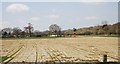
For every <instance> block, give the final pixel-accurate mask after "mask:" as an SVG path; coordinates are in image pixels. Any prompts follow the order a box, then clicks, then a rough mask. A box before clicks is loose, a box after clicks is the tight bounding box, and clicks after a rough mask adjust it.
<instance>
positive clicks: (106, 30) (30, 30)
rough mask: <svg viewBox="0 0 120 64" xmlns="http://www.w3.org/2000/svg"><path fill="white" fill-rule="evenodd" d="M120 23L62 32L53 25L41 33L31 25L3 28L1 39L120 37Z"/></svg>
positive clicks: (0, 34)
mask: <svg viewBox="0 0 120 64" xmlns="http://www.w3.org/2000/svg"><path fill="white" fill-rule="evenodd" d="M119 28H120V22H118V23H115V24H113V25H110V24H107V23H103V25H97V26H92V27H86V28H78V29H76V28H72V29H68V30H62V29H61V27H60V26H58V25H57V24H52V25H50V26H49V30H46V31H43V32H41V31H39V30H34V27H33V26H32V24H31V23H28V26H26V27H24V30H21V29H20V28H19V27H14V28H9V27H8V28H3V29H2V30H0V37H2V38H10V37H15V38H24V37H65V36H72V35H73V34H74V35H107V36H109V35H115V36H118V35H120V29H119Z"/></svg>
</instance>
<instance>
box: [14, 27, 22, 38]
mask: <svg viewBox="0 0 120 64" xmlns="http://www.w3.org/2000/svg"><path fill="white" fill-rule="evenodd" d="M21 32H22V30H21V29H20V28H18V27H15V28H13V35H16V37H19V35H20V34H21Z"/></svg>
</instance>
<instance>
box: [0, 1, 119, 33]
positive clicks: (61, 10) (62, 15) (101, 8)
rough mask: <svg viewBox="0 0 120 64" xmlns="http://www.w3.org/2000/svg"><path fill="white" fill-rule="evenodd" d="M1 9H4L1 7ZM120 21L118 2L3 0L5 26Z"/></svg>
mask: <svg viewBox="0 0 120 64" xmlns="http://www.w3.org/2000/svg"><path fill="white" fill-rule="evenodd" d="M0 12H1V11H0ZM105 20H107V21H108V23H110V24H113V23H116V22H117V21H118V3H117V2H92V3H90V2H21V3H19V2H4V3H2V25H3V26H2V28H5V27H12V28H13V27H20V28H21V29H23V27H24V26H26V25H27V23H29V22H31V23H32V24H33V26H34V28H35V30H40V31H43V30H47V29H48V27H49V26H50V25H51V24H58V25H59V26H61V28H62V29H70V28H74V27H75V28H82V27H87V26H94V25H98V24H101V22H102V21H105Z"/></svg>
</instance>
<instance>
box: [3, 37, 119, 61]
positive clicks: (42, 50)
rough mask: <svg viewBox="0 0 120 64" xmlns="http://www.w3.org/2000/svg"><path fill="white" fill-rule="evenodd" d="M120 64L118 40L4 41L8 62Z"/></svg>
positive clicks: (101, 38) (106, 38)
mask: <svg viewBox="0 0 120 64" xmlns="http://www.w3.org/2000/svg"><path fill="white" fill-rule="evenodd" d="M104 54H107V55H108V61H117V60H118V58H117V57H118V38H114V37H78V38H49V39H18V40H17V39H15V40H14V39H13V40H2V56H6V55H7V56H9V57H10V58H8V59H7V60H5V61H4V62H7V61H10V62H23V61H24V62H46V61H54V62H86V61H95V62H96V61H102V60H103V58H102V57H103V55H104Z"/></svg>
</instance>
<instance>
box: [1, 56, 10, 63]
mask: <svg viewBox="0 0 120 64" xmlns="http://www.w3.org/2000/svg"><path fill="white" fill-rule="evenodd" d="M8 58H9V57H7V56H0V62H3V61H5V60H7V59H8Z"/></svg>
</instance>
